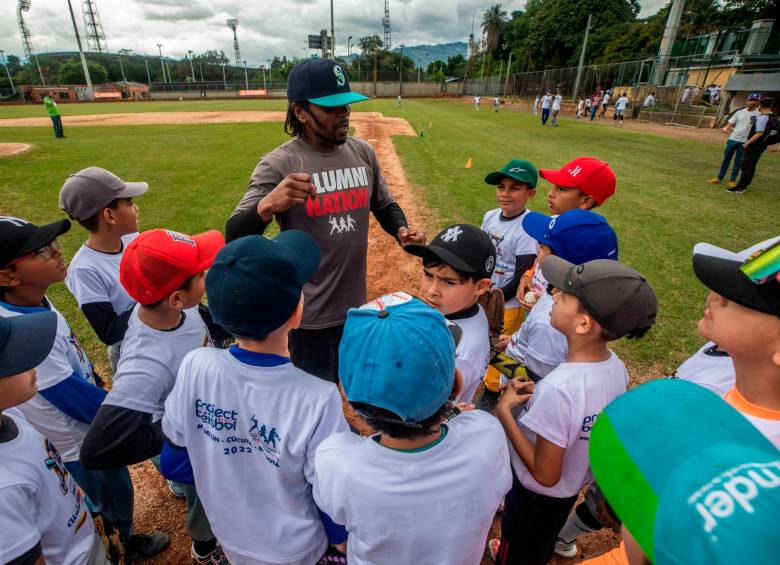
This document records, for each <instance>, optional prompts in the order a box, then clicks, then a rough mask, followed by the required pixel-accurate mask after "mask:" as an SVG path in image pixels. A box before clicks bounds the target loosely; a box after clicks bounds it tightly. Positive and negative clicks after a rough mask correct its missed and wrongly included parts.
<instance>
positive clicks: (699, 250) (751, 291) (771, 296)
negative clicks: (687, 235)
mask: <svg viewBox="0 0 780 565" xmlns="http://www.w3.org/2000/svg"><path fill="white" fill-rule="evenodd" d="M736 257H738V254H736V253H731V252H729V251H726V250H724V249H720V248H718V247H714V246H711V245H709V244H699V245H696V247H694V249H693V272H694V273H695V274H696V276H697V277H698V279H699V280H700V281H701V282H702V284H703V285H704V286H706V287H707V288H709V289H710V290H712V291H714V292H717V293H718V294H720V295H721V296H723V297H724V298H726V299H728V300H731V301H732V302H736V303H737V304H740V305H742V306H744V307H746V308H750V309H751V310H758V311H759V312H764V313H765V314H771V315H774V316H778V315H780V288H778V287H779V286H780V283H778V282H777V281H776V280H771V281H769V282H767V283H764V284H756V283H754V282H752V281H751V280H750V279H748V277H747V276H746V275H745V274H744V273H743V272H742V270H741V269H740V267H741V266H742V261H741V260H739V259H736Z"/></svg>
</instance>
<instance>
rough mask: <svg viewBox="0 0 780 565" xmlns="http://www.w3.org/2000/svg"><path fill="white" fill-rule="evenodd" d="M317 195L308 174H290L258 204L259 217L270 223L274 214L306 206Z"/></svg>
mask: <svg viewBox="0 0 780 565" xmlns="http://www.w3.org/2000/svg"><path fill="white" fill-rule="evenodd" d="M316 193H317V187H315V186H314V185H313V184H312V183H311V175H310V174H308V173H290V174H289V175H287V176H286V177H284V179H282V182H280V183H279V184H277V185H276V188H274V189H273V190H272V191H271V192H269V193H268V195H267V196H266V197H265V198H263V199H262V200H260V202H258V203H257V215H258V216H260V219H261V220H263V221H264V222H266V223H268V222H270V221H271V220H272V219H273V217H274V214H279V213H281V212H286V211H287V210H289V209H290V208H292V207H293V206H301V205H303V204H306V201H307V200H308V199H309V197H310V196H314V195H315V194H316Z"/></svg>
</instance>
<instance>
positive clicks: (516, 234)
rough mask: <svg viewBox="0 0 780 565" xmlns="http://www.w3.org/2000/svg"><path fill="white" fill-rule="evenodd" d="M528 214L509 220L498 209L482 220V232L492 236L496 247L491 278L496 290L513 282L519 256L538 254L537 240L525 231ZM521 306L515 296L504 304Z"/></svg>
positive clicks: (513, 306) (505, 305)
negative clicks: (524, 223)
mask: <svg viewBox="0 0 780 565" xmlns="http://www.w3.org/2000/svg"><path fill="white" fill-rule="evenodd" d="M527 213H528V210H526V211H524V212H523V213H522V214H520V215H519V216H517V217H515V218H512V219H511V220H507V219H503V216H502V212H501V209H500V208H496V209H495V210H490V211H489V212H488V213H487V214H485V217H484V218H482V231H484V232H486V233H487V234H488V235H489V236H490V239H491V240H492V241H493V244H494V245H495V246H496V266H495V269H493V276H492V277H491V280H492V281H493V286H494V287H495V288H503V287H505V286H506V285H507V284H509V283H510V282H511V281H512V278H513V277H514V276H515V262H516V259H517V256H518V255H535V254H536V247H537V244H536V240H534V239H533V238H532V237H531V236H530V235H528V234H527V233H526V231H525V230H524V229H523V218H524V217H525V215H526V214H527ZM521 274H522V273H521ZM519 306H520V302H518V300H517V298H516V297H514V296H513V297H512V298H511V299H509V300H507V301H506V302H505V303H504V307H505V308H518V307H519Z"/></svg>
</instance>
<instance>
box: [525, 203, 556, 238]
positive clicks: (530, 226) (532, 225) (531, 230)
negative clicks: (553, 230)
mask: <svg viewBox="0 0 780 565" xmlns="http://www.w3.org/2000/svg"><path fill="white" fill-rule="evenodd" d="M550 220H552V218H551V217H550V216H545V215H544V214H542V213H541V212H534V211H531V212H528V213H527V214H526V215H525V216H523V230H525V233H527V234H528V235H530V236H531V237H532V238H534V239H535V240H536V241H538V242H539V243H544V242H545V241H546V238H545V234H546V233H547V226H549V225H550Z"/></svg>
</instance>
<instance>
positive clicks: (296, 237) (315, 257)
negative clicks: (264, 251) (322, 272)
mask: <svg viewBox="0 0 780 565" xmlns="http://www.w3.org/2000/svg"><path fill="white" fill-rule="evenodd" d="M274 241H276V242H277V243H279V244H281V245H284V246H285V247H287V248H288V249H290V250H291V251H292V252H293V253H294V254H295V258H296V260H297V267H298V268H297V269H296V272H297V273H298V282H299V283H300V284H301V286H303V285H304V284H306V283H307V282H309V279H311V277H312V276H313V275H314V273H316V272H317V269H318V268H319V267H320V258H321V252H320V246H319V245H317V242H316V241H314V238H312V237H311V236H310V235H309V234H307V233H305V232H302V231H299V230H285V231H283V232H281V233H280V234H279V235H277V236H276V237H275V238H274Z"/></svg>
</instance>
